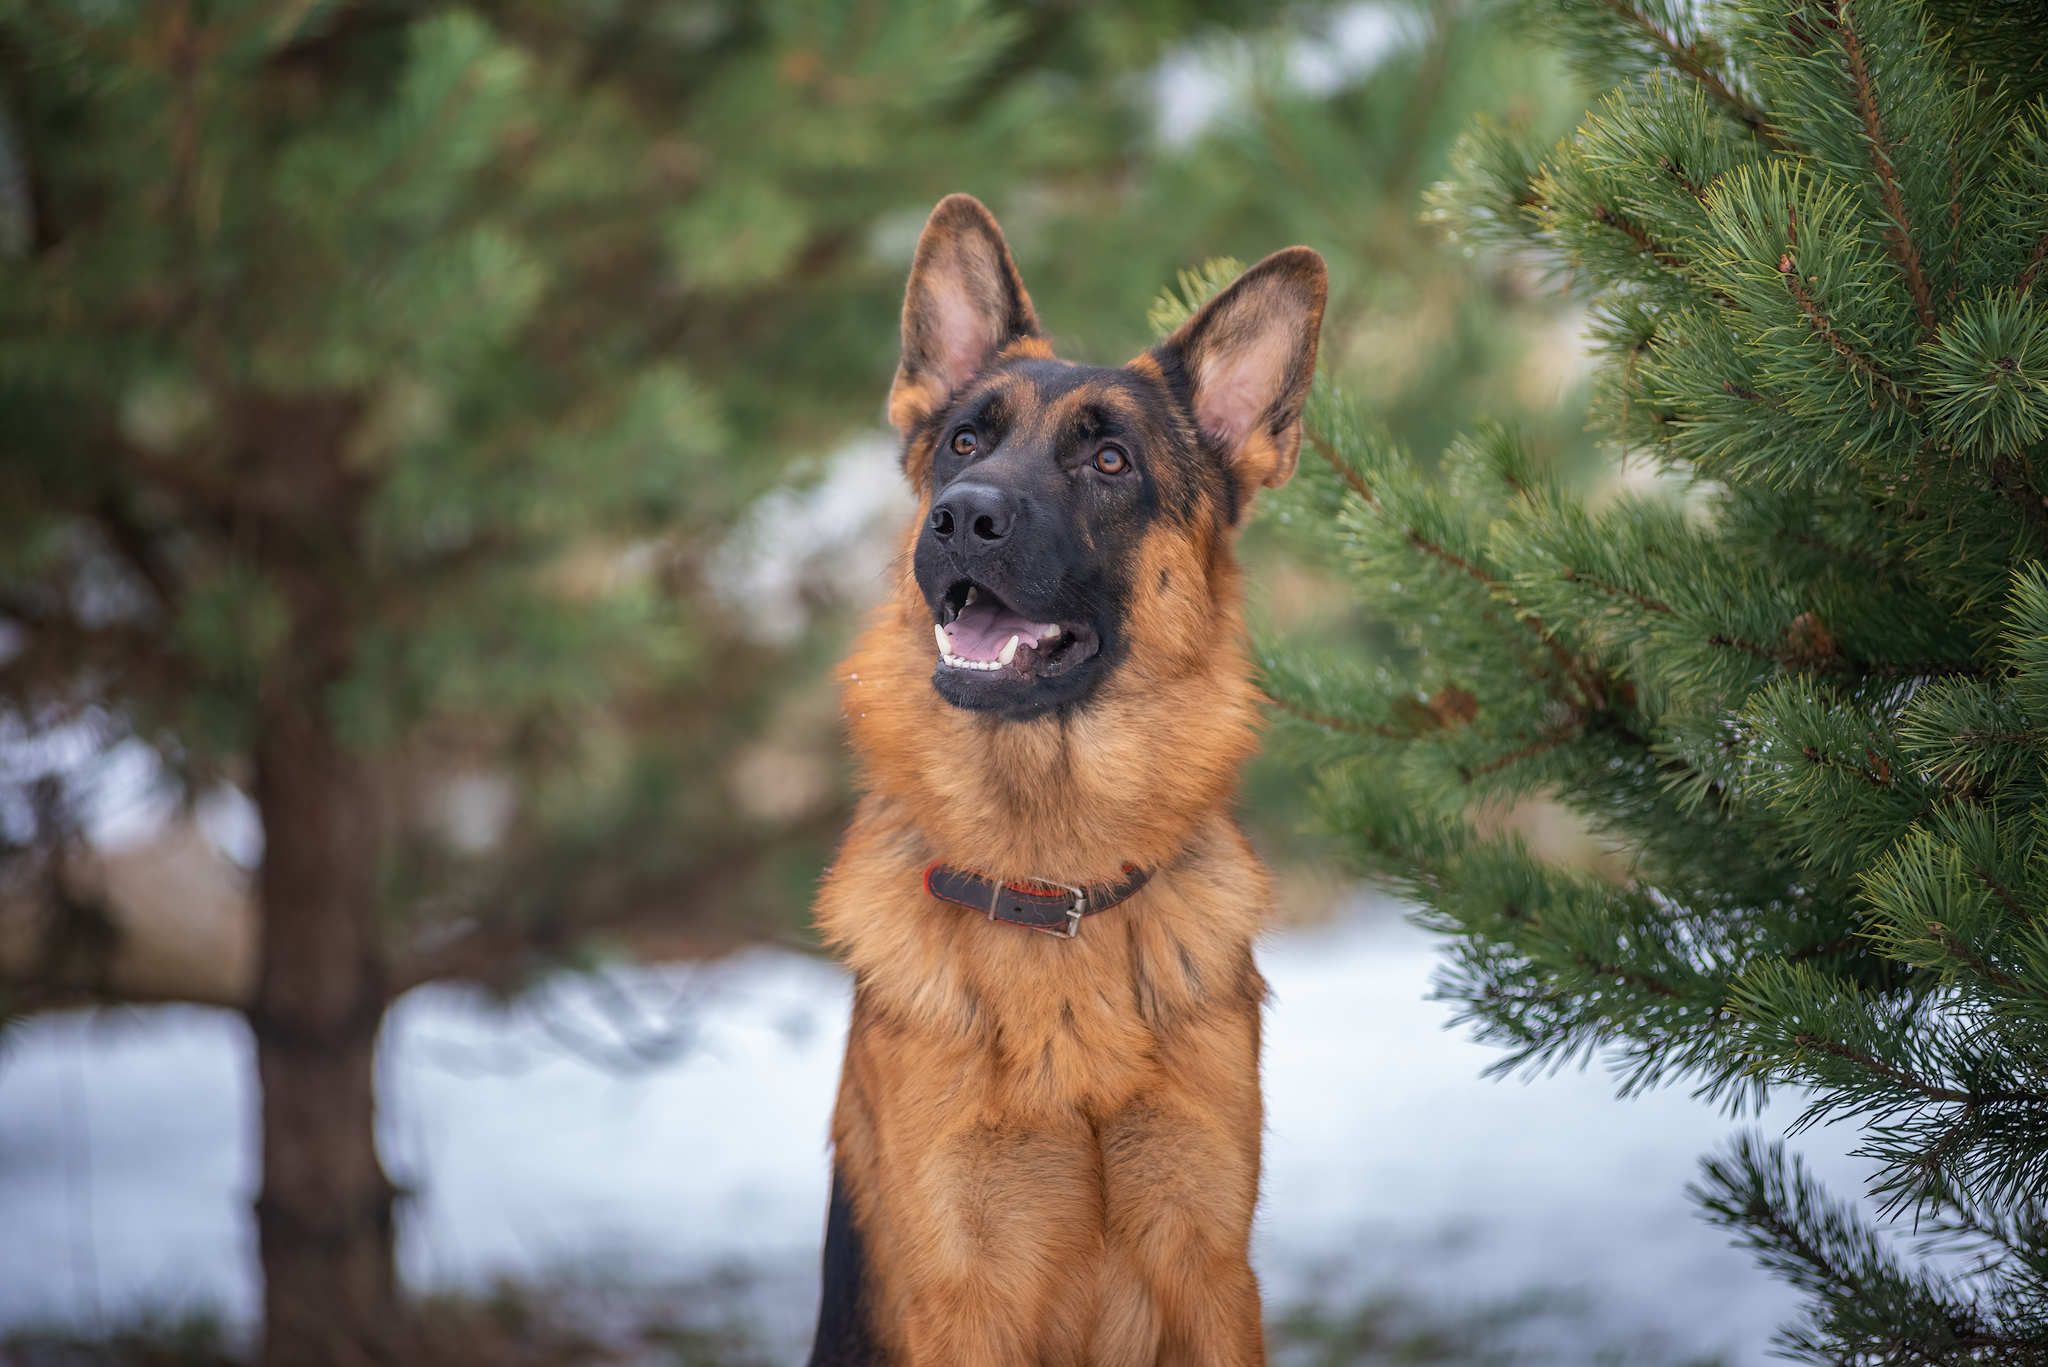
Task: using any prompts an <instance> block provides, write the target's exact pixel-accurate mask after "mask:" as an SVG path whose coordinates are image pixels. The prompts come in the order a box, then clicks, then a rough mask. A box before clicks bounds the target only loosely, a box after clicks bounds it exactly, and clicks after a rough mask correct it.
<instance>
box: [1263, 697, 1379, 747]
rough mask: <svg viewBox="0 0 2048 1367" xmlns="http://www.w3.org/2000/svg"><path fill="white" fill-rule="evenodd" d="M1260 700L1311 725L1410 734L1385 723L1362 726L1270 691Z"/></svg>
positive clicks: (1375, 733) (1366, 733)
mask: <svg viewBox="0 0 2048 1367" xmlns="http://www.w3.org/2000/svg"><path fill="white" fill-rule="evenodd" d="M1259 700H1260V701H1261V702H1263V703H1265V704H1266V705H1267V706H1268V707H1277V708H1279V709H1280V710H1281V711H1282V712H1285V713H1287V714H1288V715H1289V716H1291V717H1295V718H1298V719H1299V720H1301V721H1305V722H1308V723H1310V724H1311V725H1315V726H1327V727H1329V728H1330V729H1331V730H1332V731H1342V732H1345V733H1346V734H1347V735H1353V736H1379V737H1382V738H1384V739H1386V740H1399V739H1401V738H1402V737H1403V736H1405V735H1407V734H1408V733H1407V732H1405V731H1403V730H1401V729H1400V728H1399V727H1396V726H1388V725H1384V724H1382V725H1379V726H1361V725H1359V724H1358V723H1357V722H1352V721H1346V720H1344V719H1343V718H1342V717H1333V716H1330V715H1328V714H1327V713H1323V712H1315V711H1311V710H1310V709H1308V708H1306V707H1303V706H1301V705H1300V704H1298V703H1292V702H1289V701H1287V699H1285V698H1276V697H1274V696H1273V695H1272V694H1270V693H1264V692H1262V693H1260V694H1259Z"/></svg>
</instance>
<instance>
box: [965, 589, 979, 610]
mask: <svg viewBox="0 0 2048 1367" xmlns="http://www.w3.org/2000/svg"><path fill="white" fill-rule="evenodd" d="M980 596H981V590H980V589H977V588H971V587H970V588H969V589H968V590H967V602H966V603H965V604H963V605H962V606H965V607H973V606H974V600H975V599H977V598H979V597H980Z"/></svg>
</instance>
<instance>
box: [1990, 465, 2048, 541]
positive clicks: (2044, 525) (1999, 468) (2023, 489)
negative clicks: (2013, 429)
mask: <svg viewBox="0 0 2048 1367" xmlns="http://www.w3.org/2000/svg"><path fill="white" fill-rule="evenodd" d="M1991 482H1992V483H1993V484H1995V485H1997V486H1998V491H1999V492H2000V493H2002V494H2004V495H2005V496H2006V498H2007V499H2009V500H2011V502H2012V505H2013V506H2014V507H2015V508H2018V509H2019V511H2020V520H2021V521H2023V522H2025V523H2026V524H2027V526H2028V527H2029V528H2031V529H2032V531H2033V533H2034V535H2035V536H2036V537H2038V538H2039V539H2040V540H2041V542H2042V544H2043V545H2048V499H2044V498H2043V497H2042V495H2040V494H2037V493H2035V492H2034V488H2033V486H2032V485H2031V484H2029V483H2028V482H2027V477H2026V474H2025V473H2024V472H2023V471H2022V470H2021V469H2020V468H2019V466H2018V464H2017V463H2015V462H2014V460H2013V459H2012V457H2010V456H2006V455H1999V456H1995V457H1993V458H1992V461H1991Z"/></svg>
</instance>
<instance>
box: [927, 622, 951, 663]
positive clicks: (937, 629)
mask: <svg viewBox="0 0 2048 1367" xmlns="http://www.w3.org/2000/svg"><path fill="white" fill-rule="evenodd" d="M932 635H934V636H936V637H938V638H939V654H941V655H951V654H952V653H953V652H952V651H950V650H948V649H947V647H948V646H950V645H952V644H953V643H952V642H951V641H949V640H947V639H946V629H945V628H944V627H942V626H940V625H939V624H938V623H937V622H933V623H932Z"/></svg>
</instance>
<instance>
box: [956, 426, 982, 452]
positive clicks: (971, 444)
mask: <svg viewBox="0 0 2048 1367" xmlns="http://www.w3.org/2000/svg"><path fill="white" fill-rule="evenodd" d="M980 445H981V442H980V441H979V440H977V439H976V438H975V435H974V433H972V432H969V431H967V430H966V429H965V428H963V429H961V430H960V431H958V432H955V433H954V434H953V453H954V454H955V455H960V456H971V455H973V454H974V452H975V448H976V447H978V446H980Z"/></svg>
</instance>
